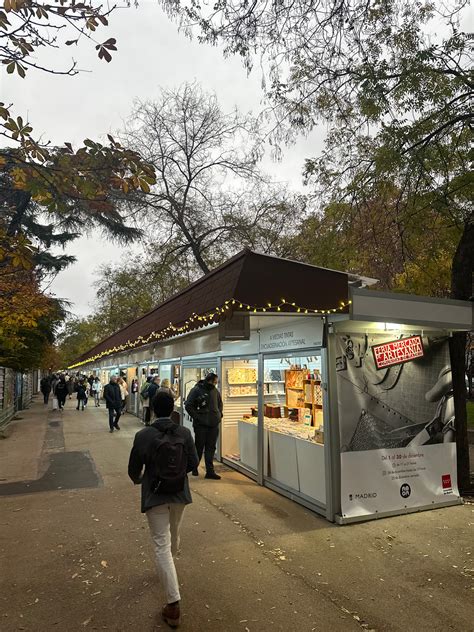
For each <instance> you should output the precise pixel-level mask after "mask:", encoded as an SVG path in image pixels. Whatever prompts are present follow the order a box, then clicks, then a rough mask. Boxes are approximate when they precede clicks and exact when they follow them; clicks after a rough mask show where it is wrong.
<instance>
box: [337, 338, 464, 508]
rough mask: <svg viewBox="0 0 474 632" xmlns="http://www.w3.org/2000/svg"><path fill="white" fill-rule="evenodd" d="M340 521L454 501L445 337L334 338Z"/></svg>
mask: <svg viewBox="0 0 474 632" xmlns="http://www.w3.org/2000/svg"><path fill="white" fill-rule="evenodd" d="M336 345H337V352H336V371H337V389H338V407H339V428H340V445H341V505H342V506H341V511H342V516H343V517H344V518H352V517H363V516H367V517H369V516H371V515H374V514H375V515H376V514H377V513H385V512H393V511H400V513H403V511H405V510H406V509H411V508H416V507H423V506H427V505H433V506H435V505H436V504H441V503H446V502H447V501H449V500H453V501H456V499H459V492H458V488H457V477H456V443H455V430H454V399H453V392H452V376H451V365H450V359H449V346H448V338H447V337H445V336H443V337H435V336H433V337H423V338H422V337H421V336H419V335H409V334H403V335H402V334H400V333H399V332H386V333H384V334H347V333H344V334H342V333H340V334H337V335H336Z"/></svg>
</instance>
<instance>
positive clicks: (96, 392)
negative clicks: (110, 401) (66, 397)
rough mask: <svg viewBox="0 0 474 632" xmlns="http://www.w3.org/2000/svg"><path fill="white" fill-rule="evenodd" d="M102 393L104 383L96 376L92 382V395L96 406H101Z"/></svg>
mask: <svg viewBox="0 0 474 632" xmlns="http://www.w3.org/2000/svg"><path fill="white" fill-rule="evenodd" d="M101 394H102V383H101V381H100V380H99V378H98V377H96V378H94V382H93V383H92V395H93V396H94V403H95V406H96V408H99V407H100V396H101Z"/></svg>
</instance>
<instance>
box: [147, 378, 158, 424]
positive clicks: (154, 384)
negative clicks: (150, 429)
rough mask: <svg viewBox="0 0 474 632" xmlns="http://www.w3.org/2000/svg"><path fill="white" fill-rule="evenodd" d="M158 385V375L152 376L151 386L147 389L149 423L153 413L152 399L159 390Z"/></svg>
mask: <svg viewBox="0 0 474 632" xmlns="http://www.w3.org/2000/svg"><path fill="white" fill-rule="evenodd" d="M160 383H161V379H160V376H159V375H153V376H152V378H151V384H150V386H149V388H148V399H149V406H150V421H153V419H154V416H155V414H154V412H153V398H154V397H155V395H156V394H157V393H158V390H159V388H160Z"/></svg>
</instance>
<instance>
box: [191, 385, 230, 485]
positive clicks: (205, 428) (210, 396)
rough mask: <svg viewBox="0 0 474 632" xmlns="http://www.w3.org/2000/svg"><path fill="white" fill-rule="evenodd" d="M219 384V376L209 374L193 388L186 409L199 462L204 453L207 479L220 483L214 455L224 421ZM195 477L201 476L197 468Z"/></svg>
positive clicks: (194, 472) (194, 471)
mask: <svg viewBox="0 0 474 632" xmlns="http://www.w3.org/2000/svg"><path fill="white" fill-rule="evenodd" d="M217 383H218V377H217V375H216V374H215V373H209V375H207V376H206V377H205V379H204V380H200V381H199V382H198V383H197V384H196V386H194V387H193V388H192V390H191V392H190V393H189V396H188V398H187V400H186V402H185V403H184V407H185V408H186V411H187V412H188V413H189V415H190V416H191V418H192V420H193V428H194V440H195V442H196V450H197V454H198V459H199V462H201V458H202V453H203V452H204V461H205V464H206V478H211V479H213V480H217V481H218V480H220V478H221V477H220V476H219V474H216V472H215V471H214V454H215V452H216V446H217V437H218V436H219V425H220V423H221V420H222V397H221V394H220V393H219V391H218V389H217ZM193 476H199V471H198V468H197V467H196V468H195V469H194V470H193Z"/></svg>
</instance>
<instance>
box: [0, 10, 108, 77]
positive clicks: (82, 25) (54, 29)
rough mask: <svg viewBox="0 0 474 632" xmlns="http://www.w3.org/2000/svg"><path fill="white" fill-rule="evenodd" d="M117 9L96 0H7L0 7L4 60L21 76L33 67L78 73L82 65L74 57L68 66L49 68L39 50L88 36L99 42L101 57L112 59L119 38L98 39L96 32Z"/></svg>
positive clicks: (0, 44)
mask: <svg viewBox="0 0 474 632" xmlns="http://www.w3.org/2000/svg"><path fill="white" fill-rule="evenodd" d="M114 9H115V6H113V7H111V8H110V9H105V8H104V6H103V5H102V4H98V3H96V2H93V0H88V1H86V2H74V0H56V1H55V2H54V3H44V2H35V1H34V0H4V3H3V10H0V61H1V63H2V64H3V65H4V67H5V68H6V71H7V73H9V74H13V73H16V74H18V76H19V77H21V78H25V76H26V72H27V70H28V69H29V68H36V69H38V70H42V71H46V72H49V73H53V74H61V75H74V74H76V73H77V72H78V69H77V66H76V62H75V61H74V60H73V59H72V60H71V63H70V65H68V66H67V67H66V68H47V67H45V66H42V65H41V64H40V63H39V62H38V53H39V50H40V49H42V48H46V49H47V48H54V49H57V48H59V47H60V46H61V45H63V44H64V45H66V46H72V45H74V44H77V43H78V42H79V40H80V39H82V38H85V39H88V40H90V41H91V42H92V43H93V44H94V45H95V49H96V50H97V54H98V56H99V59H104V60H105V61H107V62H110V61H111V60H112V55H111V51H116V50H117V46H116V44H117V42H116V40H115V39H114V38H108V39H107V40H105V41H104V42H101V41H98V40H97V39H96V33H97V31H98V29H99V28H100V27H106V26H108V24H109V21H108V17H109V15H110V14H111V13H112V11H113V10H114ZM63 33H64V35H66V36H67V34H70V33H74V38H73V39H64V40H63V38H62V35H63Z"/></svg>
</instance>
